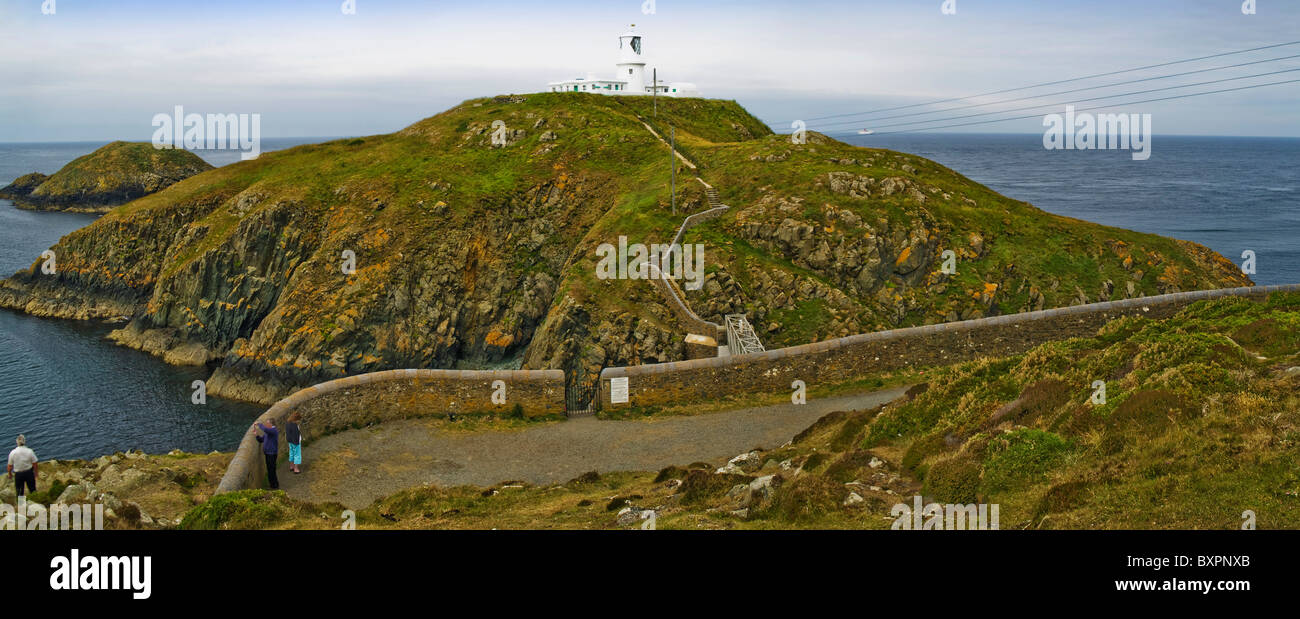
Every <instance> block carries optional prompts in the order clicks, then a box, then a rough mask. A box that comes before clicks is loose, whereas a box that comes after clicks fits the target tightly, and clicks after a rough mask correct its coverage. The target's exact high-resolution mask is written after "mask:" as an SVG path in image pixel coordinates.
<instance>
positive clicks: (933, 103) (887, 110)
mask: <svg viewBox="0 0 1300 619" xmlns="http://www.w3.org/2000/svg"><path fill="white" fill-rule="evenodd" d="M1296 44H1300V41H1289V42H1287V43H1275V44H1273V45H1264V46H1262V47H1252V48H1250V49H1242V50H1237V51H1235V52H1223V53H1220V54H1210V55H1209V56H1199V57H1197V58H1188V59H1186V60H1174V61H1172V62H1162V63H1159V64H1152V65H1146V66H1143V67H1134V68H1132V69H1123V70H1120V71H1108V72H1106V73H1097V74H1094V75H1085V76H1082V77H1072V78H1070V79H1065V80H1056V81H1053V82H1042V83H1040V84H1033V85H1030V86H1020V87H1017V88H1006V89H1003V90H993V91H989V92H985V93H980V94H976V95H967V96H964V97H953V98H951V99H939V100H937V101H930V102H927V103H913V104H910V105H900V106H897V107H887V108H881V109H877V110H869V111H866V112H851V113H848V114H832V115H830V116H820V117H817V118H806V119H796V120H803V121H805V122H809V121H814V120H828V119H831V118H845V117H848V116H863V115H867V114H877V113H880V112H892V111H894V110H904V109H908V108H913V107H924V106H927V105H936V104H939V103H949V102H952V101H964V100H966V99H974V98H976V97H987V96H989V95H1000V94H1005V93H1008V92H1016V91H1020V90H1029V89H1031V88H1039V87H1042V86H1055V85H1056V84H1066V83H1069V82H1078V81H1082V80H1089V79H1094V78H1098V77H1107V76H1111V75H1120V74H1122V73H1132V72H1134V71H1144V70H1146V69H1156V68H1159V67H1168V66H1172V65H1176V64H1186V63H1189V62H1196V61H1198V60H1209V59H1211V58H1222V57H1224V56H1233V55H1236V54H1245V53H1248V52H1257V51H1260V50H1264V49H1273V48H1277V47H1286V46H1288V45H1296ZM786 122H787V124H788V123H790V122H794V121H793V120H791V121H786Z"/></svg>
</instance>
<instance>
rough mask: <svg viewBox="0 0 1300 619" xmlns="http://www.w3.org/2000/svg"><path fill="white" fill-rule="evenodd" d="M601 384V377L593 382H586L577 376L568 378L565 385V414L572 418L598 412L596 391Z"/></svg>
mask: <svg viewBox="0 0 1300 619" xmlns="http://www.w3.org/2000/svg"><path fill="white" fill-rule="evenodd" d="M599 385H600V379H599V378H598V379H596V381H595V382H593V383H584V382H583V380H582V379H581V378H580V377H577V376H574V377H571V378H570V379H569V380H566V381H565V385H564V414H565V416H567V417H568V418H570V419H572V418H574V417H588V416H591V415H594V414H596V391H597V387H598V386H599Z"/></svg>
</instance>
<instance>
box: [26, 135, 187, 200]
mask: <svg viewBox="0 0 1300 619" xmlns="http://www.w3.org/2000/svg"><path fill="white" fill-rule="evenodd" d="M211 169H212V165H211V164H209V163H208V162H206V161H204V160H203V159H200V158H199V156H198V155H195V154H194V153H191V152H189V151H185V150H173V149H161V150H160V149H155V148H154V147H153V145H152V144H147V143H140V142H113V143H111V144H108V145H106V146H103V147H102V148H100V149H98V150H96V151H95V152H93V153H90V154H89V155H86V156H84V157H79V158H77V159H75V160H73V161H72V162H71V163H69V164H68V165H66V166H63V168H62V169H60V170H59V171H58V172H55V173H54V174H52V175H50V176H46V175H44V174H40V173H37V172H33V173H31V174H27V175H24V176H20V177H18V179H17V180H15V181H14V182H13V183H10V184H9V185H8V186H6V187H3V188H0V198H7V199H10V200H13V201H14V204H15V205H16V206H18V207H19V208H27V209H35V210H49V211H76V212H88V213H103V212H107V211H108V210H109V209H112V208H113V207H115V206H118V205H120V204H124V203H126V202H129V201H131V200H134V199H136V198H140V197H143V196H147V195H149V194H152V193H156V192H158V191H161V190H163V189H165V188H167V187H169V186H171V185H172V184H174V183H177V182H179V181H182V180H185V179H187V178H189V177H191V176H194V175H195V174H198V173H200V172H205V171H207V170H211Z"/></svg>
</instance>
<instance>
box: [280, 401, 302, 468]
mask: <svg viewBox="0 0 1300 619" xmlns="http://www.w3.org/2000/svg"><path fill="white" fill-rule="evenodd" d="M300 421H302V413H299V412H298V411H294V412H293V413H291V414H290V415H289V422H288V423H286V424H285V426H284V441H285V442H286V443H288V444H289V470H290V471H293V472H294V473H301V472H302V429H301V428H300V427H299V426H298V422H300Z"/></svg>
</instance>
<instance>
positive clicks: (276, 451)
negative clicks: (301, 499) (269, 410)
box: [253, 419, 280, 490]
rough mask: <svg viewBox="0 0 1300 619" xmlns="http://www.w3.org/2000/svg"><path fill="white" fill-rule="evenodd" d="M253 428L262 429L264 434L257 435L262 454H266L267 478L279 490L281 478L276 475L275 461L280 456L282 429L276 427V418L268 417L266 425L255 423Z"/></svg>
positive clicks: (272, 487)
mask: <svg viewBox="0 0 1300 619" xmlns="http://www.w3.org/2000/svg"><path fill="white" fill-rule="evenodd" d="M253 428H254V429H256V430H261V431H262V434H255V436H257V441H258V442H259V443H261V444H262V454H263V455H265V456H266V480H267V481H268V482H270V485H271V489H272V490H278V489H279V488H280V480H279V479H276V477H275V461H276V460H278V459H279V457H280V431H279V430H278V429H276V427H275V420H274V419H268V420H267V421H266V425H262V424H260V423H254V424H253ZM263 434H264V435H265V436H263Z"/></svg>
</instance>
